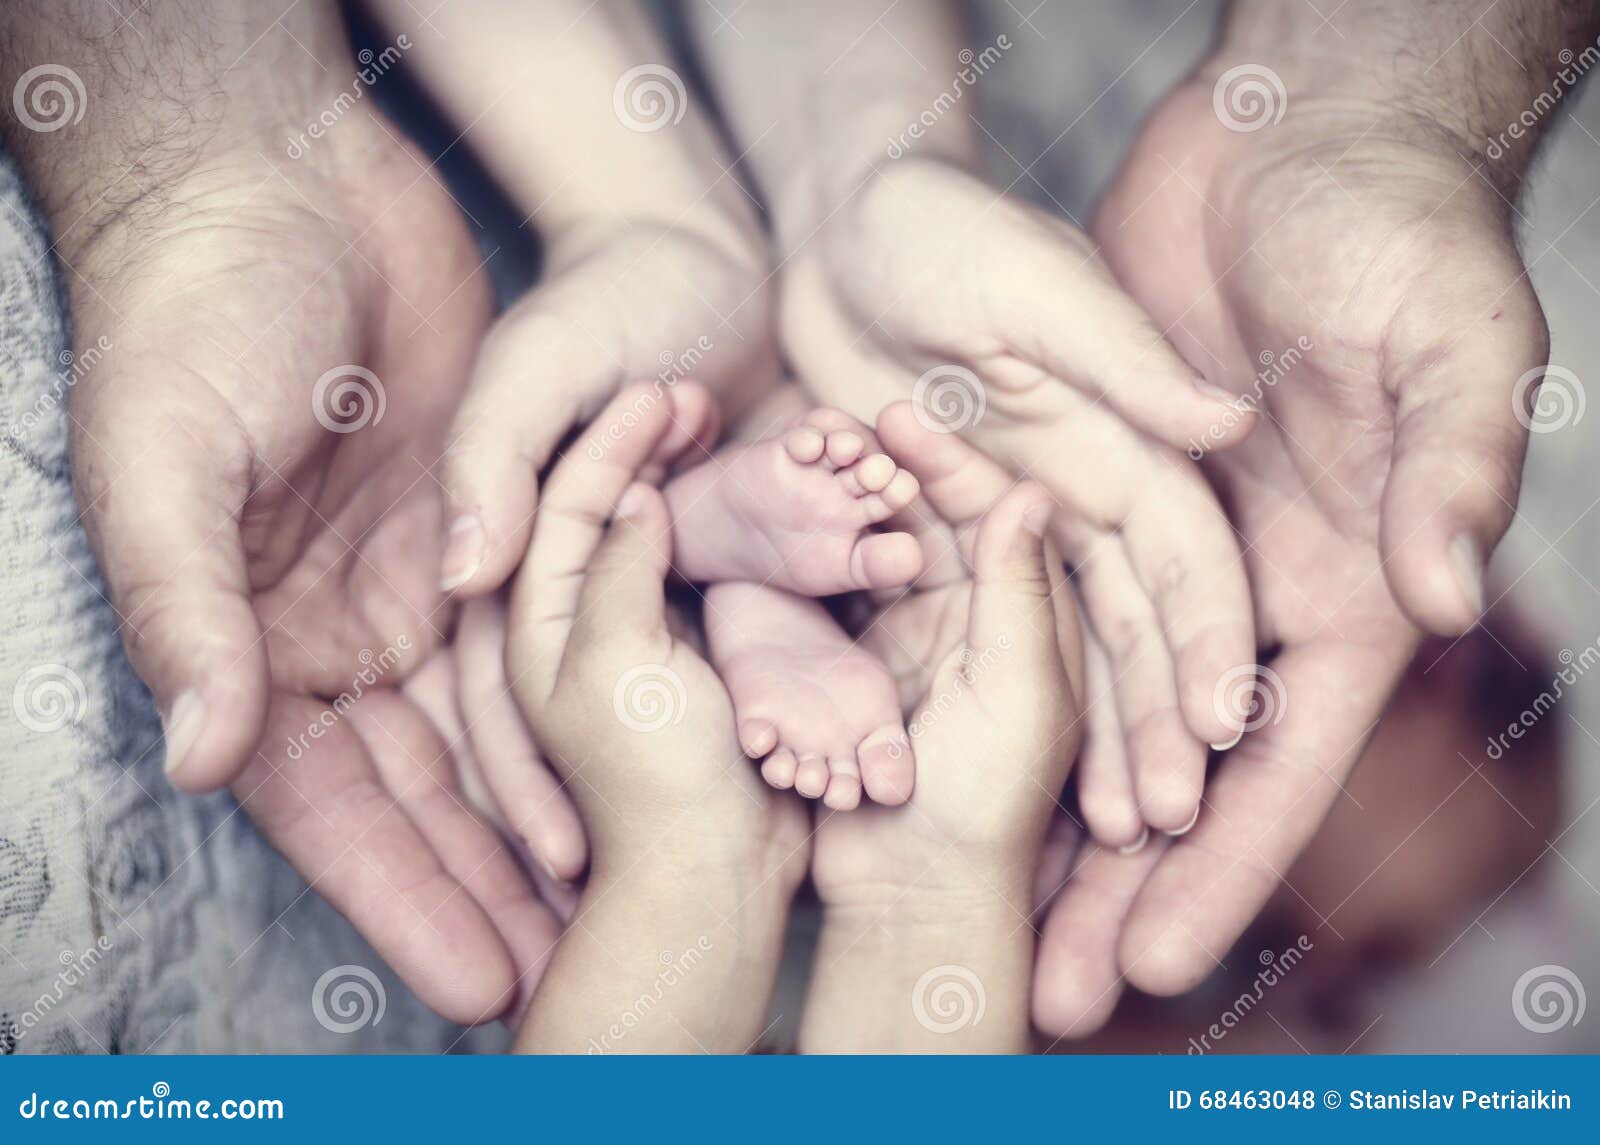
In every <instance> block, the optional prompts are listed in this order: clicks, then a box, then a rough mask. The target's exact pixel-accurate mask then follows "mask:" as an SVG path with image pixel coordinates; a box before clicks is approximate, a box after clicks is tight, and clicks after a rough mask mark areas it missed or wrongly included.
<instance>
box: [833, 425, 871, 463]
mask: <svg viewBox="0 0 1600 1145" xmlns="http://www.w3.org/2000/svg"><path fill="white" fill-rule="evenodd" d="M866 447H867V442H866V439H865V438H863V437H862V436H861V435H860V434H859V433H857V432H856V431H855V430H853V429H841V430H835V431H834V432H833V433H830V434H828V446H827V452H828V460H829V461H830V462H832V463H833V464H834V465H837V466H840V467H843V466H846V465H853V464H854V463H855V461H856V459H857V458H858V457H860V456H861V451H862V450H864V449H866Z"/></svg>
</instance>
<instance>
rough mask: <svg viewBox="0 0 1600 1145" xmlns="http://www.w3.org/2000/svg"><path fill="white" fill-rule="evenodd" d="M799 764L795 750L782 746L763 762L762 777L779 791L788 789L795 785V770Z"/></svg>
mask: <svg viewBox="0 0 1600 1145" xmlns="http://www.w3.org/2000/svg"><path fill="white" fill-rule="evenodd" d="M798 766H799V763H798V761H797V760H796V759H795V757H794V752H792V751H790V750H789V749H788V748H786V747H780V748H779V749H778V750H777V751H775V752H773V753H772V754H771V755H769V756H767V758H766V760H765V761H764V762H763V763H762V764H761V778H762V779H765V780H766V781H767V783H768V784H769V785H770V786H772V787H776V788H777V789H778V790H779V791H787V790H789V788H791V787H793V786H794V780H795V771H796V770H797V768H798Z"/></svg>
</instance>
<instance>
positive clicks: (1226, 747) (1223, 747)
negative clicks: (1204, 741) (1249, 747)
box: [1211, 728, 1244, 751]
mask: <svg viewBox="0 0 1600 1145" xmlns="http://www.w3.org/2000/svg"><path fill="white" fill-rule="evenodd" d="M1242 739H1244V729H1243V728H1240V729H1239V730H1238V731H1236V732H1234V733H1233V738H1232V739H1230V740H1228V741H1227V742H1226V743H1214V744H1212V745H1211V750H1212V751H1232V750H1233V749H1234V748H1236V747H1238V746H1239V741H1240V740H1242Z"/></svg>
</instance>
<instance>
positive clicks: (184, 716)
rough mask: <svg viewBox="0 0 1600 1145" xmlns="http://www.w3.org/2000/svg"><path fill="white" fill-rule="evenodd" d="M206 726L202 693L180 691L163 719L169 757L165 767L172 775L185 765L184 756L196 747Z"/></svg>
mask: <svg viewBox="0 0 1600 1145" xmlns="http://www.w3.org/2000/svg"><path fill="white" fill-rule="evenodd" d="M205 726H206V702H205V701H204V700H202V699H201V698H200V694H199V693H198V692H195V691H193V690H190V689H185V690H184V691H182V692H179V693H178V698H177V699H175V700H173V701H172V707H170V708H168V709H167V714H166V715H165V716H163V717H162V719H161V728H162V732H163V734H164V736H165V737H166V741H167V759H166V763H165V764H164V767H165V769H166V773H167V774H168V775H172V774H173V773H174V772H176V771H177V770H178V768H180V767H182V766H183V757H184V756H186V755H188V754H189V749H190V748H192V747H194V743H195V740H197V739H199V738H200V732H201V731H202V729H204V728H205Z"/></svg>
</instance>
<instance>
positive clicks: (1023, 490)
mask: <svg viewBox="0 0 1600 1145" xmlns="http://www.w3.org/2000/svg"><path fill="white" fill-rule="evenodd" d="M1055 509H1056V505H1055V502H1054V501H1052V500H1051V499H1050V494H1049V493H1047V492H1046V491H1045V489H1044V487H1043V486H1042V485H1039V484H1038V483H1037V482H1033V481H1023V482H1021V483H1020V484H1018V485H1016V486H1014V487H1012V489H1011V490H1010V491H1009V492H1008V493H1006V495H1005V496H1004V497H1002V498H1000V500H999V501H997V502H996V503H995V505H994V507H993V508H992V509H990V510H989V511H988V513H986V514H985V515H984V517H983V521H982V523H981V524H980V525H979V526H978V535H977V542H976V545H975V547H974V550H973V570H972V571H973V588H972V612H971V617H970V619H969V620H968V642H969V645H970V647H972V648H974V649H979V648H982V649H989V648H1003V649H1007V650H1014V652H1013V653H1012V654H1013V655H1014V656H1015V658H1016V660H1017V662H1018V664H1019V665H1022V666H1023V668H1022V671H1023V672H1028V671H1030V670H1031V671H1038V672H1040V673H1041V674H1040V676H1039V677H1038V678H1037V680H1036V681H1035V683H1036V684H1037V685H1039V686H1042V687H1044V688H1045V689H1046V694H1050V691H1049V690H1050V686H1051V685H1052V684H1055V685H1057V686H1058V687H1065V686H1066V672H1065V666H1064V664H1063V663H1062V653H1061V635H1060V632H1059V630H1058V628H1057V626H1056V625H1057V619H1058V614H1057V611H1056V608H1055V599H1054V596H1053V592H1054V591H1055V590H1056V589H1057V588H1061V587H1062V586H1061V585H1060V582H1059V579H1058V578H1059V568H1060V562H1059V561H1055V560H1052V559H1051V557H1050V555H1049V552H1048V546H1047V545H1046V543H1045V538H1044V534H1045V530H1046V528H1047V527H1048V526H1049V523H1050V517H1051V515H1052V514H1053V513H1054V512H1055ZM1052 566H1055V567H1054V568H1052ZM1062 591H1064V588H1063V589H1062ZM1008 658H1009V657H1008ZM1003 675H1004V676H1006V677H1007V678H1012V677H1014V676H1015V673H1004V674H1003ZM980 686H981V683H980ZM1055 694H1057V695H1059V694H1060V693H1059V692H1056V693H1055Z"/></svg>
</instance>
